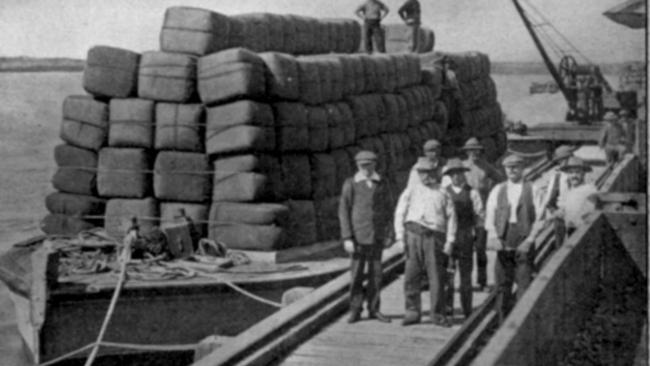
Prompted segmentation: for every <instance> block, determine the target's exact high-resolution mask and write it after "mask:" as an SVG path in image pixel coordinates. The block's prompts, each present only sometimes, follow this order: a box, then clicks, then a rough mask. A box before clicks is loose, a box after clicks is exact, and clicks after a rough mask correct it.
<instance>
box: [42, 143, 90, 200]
mask: <svg viewBox="0 0 650 366" xmlns="http://www.w3.org/2000/svg"><path fill="white" fill-rule="evenodd" d="M54 161H55V162H56V164H57V166H59V168H58V169H57V171H56V173H55V174H54V176H53V177H52V186H53V187H54V188H55V189H57V190H59V191H61V192H66V193H75V194H83V195H94V194H96V193H97V153H95V152H94V151H90V150H85V149H81V148H78V147H75V146H72V145H66V144H61V145H57V146H56V147H55V148H54Z"/></svg>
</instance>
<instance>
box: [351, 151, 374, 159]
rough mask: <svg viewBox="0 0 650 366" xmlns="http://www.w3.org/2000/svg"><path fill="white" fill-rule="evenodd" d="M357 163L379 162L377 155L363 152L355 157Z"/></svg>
mask: <svg viewBox="0 0 650 366" xmlns="http://www.w3.org/2000/svg"><path fill="white" fill-rule="evenodd" d="M354 160H355V161H377V154H375V153H374V152H372V151H369V150H361V151H359V152H358V153H357V154H356V155H355V156H354Z"/></svg>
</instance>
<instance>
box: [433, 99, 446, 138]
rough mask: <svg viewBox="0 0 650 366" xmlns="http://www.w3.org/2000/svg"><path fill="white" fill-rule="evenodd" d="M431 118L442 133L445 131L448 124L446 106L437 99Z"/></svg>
mask: <svg viewBox="0 0 650 366" xmlns="http://www.w3.org/2000/svg"><path fill="white" fill-rule="evenodd" d="M433 120H434V121H435V122H436V124H437V125H438V127H440V130H441V131H440V132H441V134H442V135H445V134H446V133H447V128H448V124H449V115H448V113H447V107H446V106H445V103H443V102H442V101H437V102H436V103H435V112H434V114H433Z"/></svg>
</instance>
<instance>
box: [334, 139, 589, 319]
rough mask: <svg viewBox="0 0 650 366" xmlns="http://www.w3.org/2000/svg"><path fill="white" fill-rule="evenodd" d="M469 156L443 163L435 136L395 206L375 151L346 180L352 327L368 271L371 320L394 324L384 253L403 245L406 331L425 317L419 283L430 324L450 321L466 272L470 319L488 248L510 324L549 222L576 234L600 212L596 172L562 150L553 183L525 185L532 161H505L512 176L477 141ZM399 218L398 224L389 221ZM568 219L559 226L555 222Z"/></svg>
mask: <svg viewBox="0 0 650 366" xmlns="http://www.w3.org/2000/svg"><path fill="white" fill-rule="evenodd" d="M463 150H464V151H465V152H466V155H467V159H466V160H464V161H461V160H460V159H456V158H454V159H449V160H446V159H444V158H443V157H442V155H441V145H440V143H439V142H438V141H436V140H429V141H427V142H426V143H425V144H424V156H423V157H421V158H419V159H418V161H417V163H416V164H415V165H414V166H413V168H412V170H411V173H410V176H409V180H408V183H407V185H406V188H405V189H404V190H403V191H402V193H401V194H400V195H399V199H398V200H397V202H396V207H395V209H394V215H393V210H392V205H393V204H394V203H395V200H394V198H393V193H392V192H393V189H392V187H391V183H390V182H389V181H388V180H387V179H386V178H385V177H382V176H380V175H379V173H378V172H377V171H376V166H377V159H378V157H377V155H376V154H375V153H374V152H372V151H361V152H359V153H358V154H357V155H356V156H355V160H356V165H357V168H358V171H357V173H356V174H355V175H354V176H353V177H350V178H349V179H347V180H346V181H345V183H344V184H343V189H342V193H341V198H340V204H339V220H340V223H341V237H342V240H343V243H344V248H345V250H346V251H347V252H349V253H350V254H351V256H352V264H351V275H352V281H351V289H350V291H351V296H350V309H349V318H348V321H349V322H350V323H354V322H357V321H359V320H360V319H361V312H362V310H363V309H362V307H363V302H364V291H363V280H364V277H365V276H364V273H365V269H364V268H365V266H366V264H367V266H368V283H367V291H366V295H367V296H366V297H367V310H368V314H369V318H371V319H377V320H379V321H382V322H390V319H389V318H388V317H387V316H385V315H384V314H382V313H381V312H380V288H381V255H382V251H383V250H384V249H385V248H387V247H389V246H391V245H393V244H394V243H396V245H399V246H400V247H403V251H404V256H405V258H406V263H405V270H404V298H405V314H404V318H403V321H402V325H404V326H407V325H411V324H416V323H419V322H420V321H421V318H422V309H421V291H422V287H423V286H422V281H421V280H422V278H423V275H426V277H427V280H428V288H429V292H430V303H431V321H432V322H433V323H434V324H436V325H439V326H449V325H450V324H451V320H450V315H452V312H453V297H454V288H453V283H454V278H453V277H452V278H449V276H450V275H452V276H453V275H454V273H455V270H456V269H457V270H458V272H459V274H460V288H459V292H460V300H461V308H462V310H463V313H464V315H465V317H469V316H470V314H471V313H472V310H473V304H472V294H473V286H472V270H473V263H474V253H476V258H477V267H478V268H477V283H478V286H479V288H480V289H487V262H488V260H487V255H486V248H487V249H490V250H494V251H496V260H495V263H494V274H495V288H496V290H497V291H498V292H497V302H498V311H499V315H500V318H501V319H503V318H504V317H505V315H507V313H508V312H509V311H510V309H511V308H512V306H513V305H514V302H515V297H514V295H513V292H512V289H513V285H514V284H516V285H517V293H516V297H517V298H519V297H520V296H521V294H522V293H523V292H524V291H525V290H526V288H527V287H528V285H529V283H530V282H531V280H532V274H533V269H534V268H533V262H534V255H535V243H534V239H535V236H536V235H537V234H538V233H539V231H540V230H541V228H543V227H545V226H546V224H547V223H554V224H556V230H558V231H559V230H563V231H562V235H563V236H562V237H561V238H560V239H561V240H563V239H564V236H565V235H566V233H567V232H568V233H570V232H572V230H575V228H576V227H577V226H578V225H579V224H580V222H581V220H582V219H583V217H584V216H585V215H586V214H587V213H589V212H590V211H592V210H593V209H594V207H595V206H594V204H593V201H592V199H591V197H592V195H593V194H594V193H596V192H597V190H596V188H595V187H594V186H593V185H591V184H587V183H586V181H585V174H586V173H587V172H588V171H589V170H590V168H589V166H588V165H587V164H585V163H584V162H583V161H582V160H581V159H579V158H577V157H574V156H573V155H572V151H571V149H567V148H565V147H562V148H560V149H558V150H557V151H556V153H555V157H554V159H555V162H556V163H557V164H558V165H559V166H560V168H559V169H558V171H557V172H556V174H554V176H553V177H552V178H551V179H550V180H549V182H548V183H549V184H548V185H547V186H546V187H533V184H532V183H531V182H528V181H526V180H525V179H524V167H525V163H526V162H525V160H524V159H523V158H521V157H519V156H517V155H510V156H508V157H506V158H505V159H504V160H503V163H502V164H503V167H504V168H505V175H504V174H503V171H502V170H500V169H497V168H496V167H494V166H492V165H491V164H490V163H488V162H487V161H486V160H485V159H483V158H482V151H483V150H484V148H483V146H482V145H481V144H480V142H479V141H478V140H477V139H476V138H471V139H469V140H468V141H467V143H466V144H465V145H464V146H463ZM391 221H392V222H391ZM558 222H562V225H560V224H558Z"/></svg>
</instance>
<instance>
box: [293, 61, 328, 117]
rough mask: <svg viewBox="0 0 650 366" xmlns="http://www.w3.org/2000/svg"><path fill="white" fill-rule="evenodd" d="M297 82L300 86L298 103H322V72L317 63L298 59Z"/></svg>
mask: <svg viewBox="0 0 650 366" xmlns="http://www.w3.org/2000/svg"><path fill="white" fill-rule="evenodd" d="M297 62H298V80H299V85H300V88H299V90H300V101H302V102H304V103H306V104H312V105H315V104H321V103H323V92H322V88H323V86H322V85H321V76H320V74H321V73H323V70H322V69H321V67H320V66H319V61H318V60H316V59H310V58H304V57H301V58H298V59H297Z"/></svg>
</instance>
